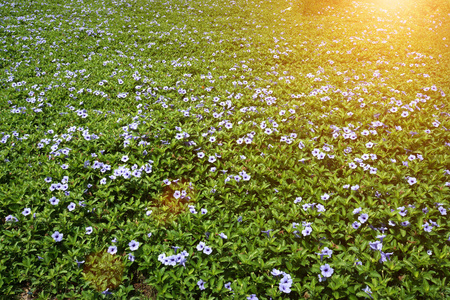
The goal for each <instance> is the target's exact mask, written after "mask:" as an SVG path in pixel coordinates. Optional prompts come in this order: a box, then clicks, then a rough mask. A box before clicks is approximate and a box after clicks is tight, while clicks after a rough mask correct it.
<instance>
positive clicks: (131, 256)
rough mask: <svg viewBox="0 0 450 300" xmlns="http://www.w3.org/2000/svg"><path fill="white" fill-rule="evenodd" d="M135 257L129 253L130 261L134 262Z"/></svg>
mask: <svg viewBox="0 0 450 300" xmlns="http://www.w3.org/2000/svg"><path fill="white" fill-rule="evenodd" d="M134 259H135V257H134V255H133V254H132V253H128V260H130V261H134Z"/></svg>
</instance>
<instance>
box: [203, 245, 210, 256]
mask: <svg viewBox="0 0 450 300" xmlns="http://www.w3.org/2000/svg"><path fill="white" fill-rule="evenodd" d="M211 252H212V249H211V247H208V246H205V248H204V249H203V253H205V254H206V255H210V254H211Z"/></svg>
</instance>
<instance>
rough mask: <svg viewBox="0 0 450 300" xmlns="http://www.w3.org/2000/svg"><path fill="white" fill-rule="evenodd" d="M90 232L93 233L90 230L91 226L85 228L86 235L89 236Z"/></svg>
mask: <svg viewBox="0 0 450 300" xmlns="http://www.w3.org/2000/svg"><path fill="white" fill-rule="evenodd" d="M92 231H93V229H92V227H91V226H89V227H86V234H91V233H92Z"/></svg>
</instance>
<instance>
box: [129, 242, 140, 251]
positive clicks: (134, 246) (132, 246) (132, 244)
mask: <svg viewBox="0 0 450 300" xmlns="http://www.w3.org/2000/svg"><path fill="white" fill-rule="evenodd" d="M128 246H130V250H131V251H135V250H137V249H138V248H139V242H136V241H135V240H132V241H131V242H129V243H128Z"/></svg>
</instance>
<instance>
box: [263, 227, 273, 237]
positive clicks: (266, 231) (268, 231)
mask: <svg viewBox="0 0 450 300" xmlns="http://www.w3.org/2000/svg"><path fill="white" fill-rule="evenodd" d="M271 231H272V229H269V230H261V232H262V233H265V234H267V237H268V238H270V232H271Z"/></svg>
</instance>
